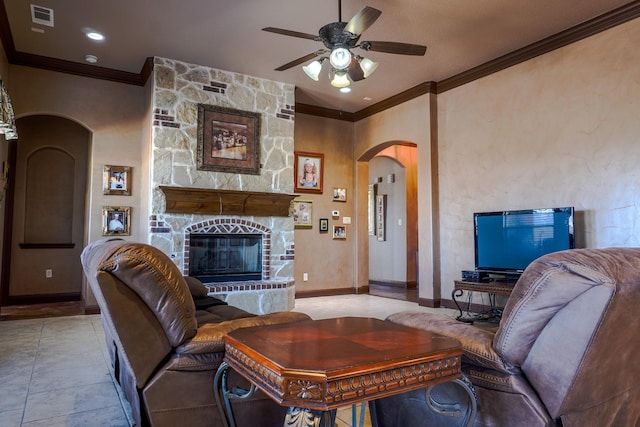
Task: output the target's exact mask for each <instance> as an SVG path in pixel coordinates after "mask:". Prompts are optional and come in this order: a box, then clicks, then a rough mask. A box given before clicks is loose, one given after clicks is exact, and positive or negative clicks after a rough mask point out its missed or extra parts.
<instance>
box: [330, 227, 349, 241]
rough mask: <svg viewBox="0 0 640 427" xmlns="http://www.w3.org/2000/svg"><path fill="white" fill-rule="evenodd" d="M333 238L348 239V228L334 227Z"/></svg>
mask: <svg viewBox="0 0 640 427" xmlns="http://www.w3.org/2000/svg"><path fill="white" fill-rule="evenodd" d="M333 238H334V239H346V238H347V227H345V226H344V225H334V226H333Z"/></svg>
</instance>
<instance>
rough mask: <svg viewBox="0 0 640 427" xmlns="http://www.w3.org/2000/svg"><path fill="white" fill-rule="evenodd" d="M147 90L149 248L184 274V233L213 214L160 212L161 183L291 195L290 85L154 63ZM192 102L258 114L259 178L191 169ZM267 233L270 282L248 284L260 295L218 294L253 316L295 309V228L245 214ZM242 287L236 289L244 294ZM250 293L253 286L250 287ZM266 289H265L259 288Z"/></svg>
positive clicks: (193, 140) (283, 220)
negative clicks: (150, 96)
mask: <svg viewBox="0 0 640 427" xmlns="http://www.w3.org/2000/svg"><path fill="white" fill-rule="evenodd" d="M152 78H153V81H152V92H153V99H152V103H153V111H154V116H153V123H152V141H151V144H152V149H151V186H152V195H151V216H150V218H149V231H150V233H149V243H150V244H152V245H153V246H155V247H157V248H159V249H161V250H162V251H164V252H165V253H167V254H168V255H169V256H170V257H171V258H172V259H173V260H174V262H175V263H176V264H177V265H178V267H179V268H180V270H183V269H184V258H183V257H184V248H185V238H184V236H185V233H184V231H185V230H186V229H187V228H189V227H192V226H193V225H194V224H199V223H203V222H205V221H207V220H215V219H216V218H219V217H218V216H216V215H185V214H168V213H165V200H164V195H163V193H162V191H161V190H160V189H159V188H158V186H160V185H167V186H178V187H195V188H216V189H225V190H240V191H242V190H244V191H262V192H280V193H289V194H290V193H293V184H294V181H293V162H294V155H293V149H294V147H293V134H294V110H293V109H294V104H295V99H294V86H293V85H289V84H285V83H280V82H275V81H270V80H265V79H259V78H255V77H250V76H246V75H242V74H237V73H232V72H228V71H222V70H217V69H214V68H210V67H205V66H201V65H194V64H188V63H184V62H181V61H176V60H171V59H166V58H154V70H153V77H152ZM198 104H208V105H215V106H220V107H227V108H235V109H238V110H243V111H251V112H258V113H260V114H261V135H260V165H261V168H260V174H259V175H248V174H234V173H223V172H211V171H201V170H198V169H197V162H196V152H197V151H196V145H197V140H196V138H197V126H198ZM236 218H239V219H244V220H247V221H251V222H252V223H256V224H259V225H261V226H263V227H265V228H266V229H268V230H270V231H271V254H270V271H269V275H268V277H269V278H270V279H271V281H273V282H274V283H286V284H287V285H286V287H284V288H283V287H281V286H273V288H275V289H268V288H270V287H272V286H270V284H269V283H266V284H261V285H257V286H254V288H253V290H255V291H259V294H260V295H259V296H258V295H249V294H246V297H243V296H238V295H236V294H235V293H234V292H230V293H227V294H224V295H223V296H224V297H225V299H227V300H228V301H229V302H230V303H233V304H234V305H237V306H240V307H241V308H243V309H245V310H248V311H251V312H253V313H266V312H272V311H278V310H288V309H291V308H293V301H294V295H295V289H294V285H293V250H294V243H293V242H294V229H293V228H294V227H293V219H292V218H291V217H244V216H238V217H236ZM245 288H246V286H245V287H243V288H242V290H239V292H242V291H246V289H245ZM249 288H250V289H249V290H251V286H249ZM264 288H267V289H264Z"/></svg>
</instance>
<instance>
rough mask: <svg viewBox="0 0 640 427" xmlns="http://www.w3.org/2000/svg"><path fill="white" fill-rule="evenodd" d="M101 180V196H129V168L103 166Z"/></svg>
mask: <svg viewBox="0 0 640 427" xmlns="http://www.w3.org/2000/svg"><path fill="white" fill-rule="evenodd" d="M102 175H103V178H102V194H106V195H109V196H130V195H131V178H132V176H131V167H130V166H114V165H105V166H104V170H103V173H102Z"/></svg>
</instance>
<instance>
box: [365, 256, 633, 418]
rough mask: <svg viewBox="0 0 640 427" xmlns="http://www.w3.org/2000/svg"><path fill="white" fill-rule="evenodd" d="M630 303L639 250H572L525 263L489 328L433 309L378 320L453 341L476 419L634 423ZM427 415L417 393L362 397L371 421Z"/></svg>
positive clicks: (403, 313)
mask: <svg viewBox="0 0 640 427" xmlns="http://www.w3.org/2000/svg"><path fill="white" fill-rule="evenodd" d="M639 310H640V249H638V248H609V249H575V250H569V251H563V252H556V253H553V254H550V255H546V256H544V257H541V258H539V259H538V260H536V261H534V262H533V263H532V264H531V265H530V266H529V267H528V268H527V269H526V270H525V272H524V274H523V275H522V277H521V278H520V280H519V281H518V282H517V283H516V285H515V287H514V289H513V292H512V294H511V296H510V297H509V299H508V300H507V303H506V306H505V309H504V312H503V316H502V319H501V321H500V324H499V327H498V329H497V331H495V333H494V332H491V331H488V330H483V329H479V328H477V327H475V326H473V325H469V324H465V323H460V322H457V321H455V320H453V319H449V318H447V317H444V316H438V315H434V314H425V313H417V312H401V313H396V314H393V315H391V316H390V317H389V318H388V320H389V321H392V322H397V323H401V324H404V325H408V326H413V327H416V328H421V329H424V330H428V331H433V332H437V333H439V334H442V335H447V336H450V337H454V338H457V339H458V340H459V341H460V342H461V344H462V346H463V347H464V350H465V353H464V356H463V359H462V370H463V372H464V373H465V374H466V375H467V376H468V378H469V379H470V380H471V382H472V383H473V385H474V387H475V389H476V392H477V398H478V399H477V401H478V414H477V418H476V422H475V425H476V426H527V427H529V426H558V425H563V426H565V427H568V426H599V427H602V426H616V427H637V426H640V381H639V379H640V363H638V358H639V357H640V338H639V337H638V333H639V332H640V315H639ZM446 403H452V402H446ZM427 412H429V411H428V410H427V409H426V404H425V399H424V392H422V395H420V393H419V392H414V393H413V394H411V393H408V394H405V395H401V396H397V397H395V398H389V399H381V400H379V401H377V402H374V403H373V404H372V418H374V426H377V427H383V426H391V425H395V424H394V423H396V422H397V420H399V419H402V420H403V421H402V422H403V423H404V424H397V425H411V426H414V427H417V426H422V425H426V424H424V420H425V419H426V418H427V417H426V416H425V415H424V414H426V413H427ZM462 412H464V411H462ZM429 416H431V415H429ZM451 421H454V420H453V419H451V418H449V419H445V418H442V417H441V418H440V419H439V420H437V421H436V422H432V423H431V424H429V425H443V424H446V423H449V422H451ZM407 423H408V424H407Z"/></svg>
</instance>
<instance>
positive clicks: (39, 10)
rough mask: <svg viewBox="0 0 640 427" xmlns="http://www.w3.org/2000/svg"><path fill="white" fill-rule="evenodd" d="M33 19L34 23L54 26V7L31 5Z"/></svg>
mask: <svg viewBox="0 0 640 427" xmlns="http://www.w3.org/2000/svg"><path fill="white" fill-rule="evenodd" d="M31 21H32V22H33V23H34V24H41V25H47V26H49V27H53V9H49V8H48V7H42V6H36V5H35V4H32V5H31Z"/></svg>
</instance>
